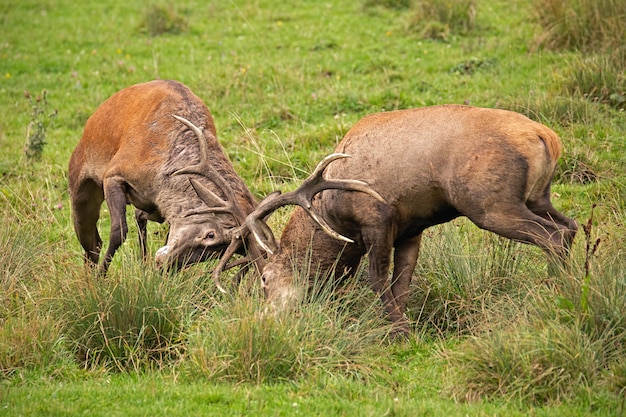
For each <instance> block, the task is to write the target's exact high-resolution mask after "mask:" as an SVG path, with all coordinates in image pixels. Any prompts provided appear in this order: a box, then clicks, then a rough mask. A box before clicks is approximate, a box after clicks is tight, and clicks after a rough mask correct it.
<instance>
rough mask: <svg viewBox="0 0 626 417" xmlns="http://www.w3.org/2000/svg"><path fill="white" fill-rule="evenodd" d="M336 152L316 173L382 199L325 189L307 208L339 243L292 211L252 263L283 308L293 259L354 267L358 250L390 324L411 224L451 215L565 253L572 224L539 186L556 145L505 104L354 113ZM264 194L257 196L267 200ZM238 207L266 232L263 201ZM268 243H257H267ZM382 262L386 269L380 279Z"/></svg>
mask: <svg viewBox="0 0 626 417" xmlns="http://www.w3.org/2000/svg"><path fill="white" fill-rule="evenodd" d="M336 152H340V153H345V154H349V155H350V156H351V157H350V158H342V159H340V160H338V161H336V162H334V163H333V164H331V165H330V166H329V167H328V169H327V170H326V174H327V175H328V176H329V177H332V178H334V179H342V178H350V179H357V180H361V181H363V182H365V183H367V184H369V185H370V186H371V187H372V188H373V189H374V190H375V191H377V192H378V193H379V194H380V195H381V196H382V197H383V198H384V201H382V200H381V199H375V198H373V197H372V196H371V193H370V195H367V194H364V193H354V192H345V191H340V190H327V191H324V192H323V193H322V194H320V195H319V196H318V197H317V198H316V199H315V200H314V203H313V209H314V210H315V212H317V213H318V214H319V215H320V216H321V217H322V218H323V219H324V220H325V222H326V223H327V224H328V227H330V228H332V229H333V230H335V231H336V232H337V233H340V234H342V235H345V236H347V237H349V238H350V239H351V240H353V241H354V243H353V244H350V243H345V242H341V241H339V240H337V239H335V238H333V237H331V236H329V235H328V234H327V233H325V232H323V231H322V230H321V229H320V227H319V226H318V225H317V224H316V223H315V222H314V221H313V220H311V218H310V216H309V215H307V214H306V213H305V211H303V210H302V209H300V208H296V210H295V211H294V213H293V214H292V216H291V218H290V220H289V222H288V223H287V225H286V227H285V229H284V231H283V233H282V237H281V240H280V246H279V247H278V248H277V249H276V250H273V249H272V247H273V245H272V244H269V243H268V244H267V245H266V247H267V249H268V250H273V251H274V254H273V255H272V256H271V257H270V259H269V261H268V263H267V264H266V265H265V266H264V267H263V273H262V285H263V287H264V290H265V293H266V295H267V297H268V299H269V301H270V302H271V303H273V304H274V305H283V304H287V303H289V302H290V301H292V300H293V299H294V298H295V297H297V296H298V295H299V293H300V292H301V291H302V289H301V288H297V287H296V286H295V285H294V283H293V281H294V280H293V271H294V265H293V262H294V260H295V262H297V263H300V264H302V263H303V262H305V260H307V259H310V261H311V263H312V265H310V267H306V266H305V267H303V266H302V265H299V269H300V270H302V271H312V272H318V273H325V272H327V271H331V270H336V271H337V275H339V274H342V273H344V272H345V271H348V273H350V271H351V272H354V271H355V270H356V267H357V265H358V264H359V262H360V261H361V259H362V257H363V256H364V255H366V254H367V255H368V257H369V279H370V283H371V286H372V288H373V290H374V291H376V292H377V293H379V294H380V296H381V298H382V301H383V303H384V306H385V309H386V311H387V313H388V314H389V316H390V318H391V320H392V321H393V323H394V327H395V328H396V330H397V331H398V332H400V333H407V332H408V331H409V328H408V323H407V322H406V318H405V316H404V312H405V308H406V302H407V296H408V293H409V284H410V281H411V277H412V274H413V271H414V268H415V264H416V261H417V257H418V253H419V247H420V239H421V236H422V232H423V231H424V230H425V229H426V228H428V227H430V226H434V225H437V224H440V223H444V222H448V221H450V220H452V219H454V218H456V217H458V216H466V217H468V218H469V219H470V220H471V221H472V222H474V223H475V224H476V225H477V226H478V227H480V228H482V229H486V230H489V231H492V232H494V233H496V234H498V235H500V236H504V237H507V238H510V239H513V240H515V241H518V242H524V243H529V244H533V245H536V246H538V247H540V248H541V249H543V250H544V251H545V252H546V253H547V255H548V257H549V259H550V261H551V262H556V261H557V260H559V261H563V262H564V261H565V259H566V258H567V256H568V253H569V248H570V245H571V243H572V240H573V239H574V236H575V234H576V230H577V225H576V222H575V221H574V220H572V219H570V218H568V217H566V216H564V215H563V214H561V213H560V212H558V211H557V210H556V209H555V208H554V207H553V205H552V203H551V202H550V184H551V180H552V176H553V173H554V170H555V167H556V164H557V159H558V158H559V155H560V153H561V142H560V140H559V138H558V136H557V135H556V134H555V133H554V132H553V131H552V130H551V129H549V128H547V127H546V126H544V125H542V124H539V123H536V122H534V121H531V120H530V119H528V118H526V117H524V116H522V115H520V114H518V113H515V112H510V111H505V110H494V109H484V108H475V107H469V106H459V105H444V106H436V107H428V108H422V109H413V110H402V111H394V112H386V113H379V114H373V115H370V116H367V117H365V118H363V119H362V120H361V121H359V122H358V123H357V124H356V125H355V126H354V127H353V128H352V129H351V130H350V131H349V132H348V133H347V134H346V136H345V137H344V139H343V140H342V141H341V143H339V145H338V146H337V148H336ZM268 199H269V197H268ZM269 203H270V201H269V200H268V201H267V202H266V204H263V205H264V206H267V207H264V208H260V207H257V209H256V210H255V211H254V212H253V213H252V214H250V215H249V216H248V219H247V224H248V227H249V228H251V229H253V230H256V231H255V234H257V235H258V239H259V240H260V241H261V242H264V241H268V239H266V238H265V237H264V236H265V235H266V233H261V229H263V230H265V226H259V224H262V220H263V218H265V216H267V215H268V214H269V213H271V211H272V210H274V209H275V207H278V206H279V205H280V204H276V205H275V206H272V205H271V204H269ZM268 242H269V241H268ZM392 264H393V274H392V276H391V279H390V278H389V277H388V273H389V269H390V267H391V265H392Z"/></svg>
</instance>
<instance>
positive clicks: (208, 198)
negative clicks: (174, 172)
mask: <svg viewBox="0 0 626 417" xmlns="http://www.w3.org/2000/svg"><path fill="white" fill-rule="evenodd" d="M189 182H190V183H191V186H192V187H193V189H194V190H195V191H196V194H198V197H200V200H202V201H204V203H205V204H206V205H207V206H209V207H212V208H215V207H225V206H226V202H225V201H224V200H222V199H221V198H219V197H218V196H217V195H216V194H215V193H214V192H213V191H211V190H209V189H208V188H207V187H205V186H204V185H202V184H201V183H200V182H198V181H197V180H195V179H193V178H189Z"/></svg>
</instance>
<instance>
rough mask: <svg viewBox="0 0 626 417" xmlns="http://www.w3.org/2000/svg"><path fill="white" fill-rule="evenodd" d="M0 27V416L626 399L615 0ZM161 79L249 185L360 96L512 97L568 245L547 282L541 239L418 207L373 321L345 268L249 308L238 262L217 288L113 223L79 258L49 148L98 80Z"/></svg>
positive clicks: (287, 173) (440, 409)
mask: <svg viewBox="0 0 626 417" xmlns="http://www.w3.org/2000/svg"><path fill="white" fill-rule="evenodd" d="M594 19H597V20H594ZM0 28H1V33H0V110H1V111H0V148H1V149H2V152H1V154H0V215H1V218H2V221H1V222H0V285H1V288H0V415H12V416H16V415H29V416H30V415H46V416H49V415H79V414H89V415H107V416H111V415H125V416H133V415H154V416H158V415H163V416H165V415H168V416H173V415H200V414H203V415H433V416H439V415H447V416H465V415H473V416H492V415H493V416H495V415H507V416H516V415H519V416H522V415H524V416H525V415H536V416H562V415H571V416H587V415H598V416H602V415H624V414H626V411H625V407H626V400H625V391H626V354H625V353H624V352H625V349H624V347H625V344H626V315H625V314H624V312H625V311H626V273H625V271H626V256H625V251H624V244H625V241H626V231H625V230H626V229H625V227H624V224H625V222H626V214H625V208H626V204H625V197H626V169H625V168H626V141H625V140H624V137H625V136H626V116H625V114H624V109H625V108H626V59H625V57H626V50H624V45H625V44H626V29H625V28H626V6H624V4H623V2H621V1H617V0H602V1H594V2H591V1H589V0H568V1H556V0H554V1H547V2H546V1H536V2H527V1H521V0H512V1H511V0H509V1H503V0H474V1H470V0H448V1H446V0H423V1H408V0H360V1H348V0H336V1H332V2H331V1H322V2H319V1H310V0H282V1H273V0H256V1H252V2H243V1H238V0H230V1H207V2H201V1H187V2H180V3H176V4H175V5H173V4H167V3H165V2H140V1H136V0H127V1H125V2H116V1H113V0H101V1H99V2H78V3H77V2H69V1H66V0H43V1H34V0H23V1H20V2H9V1H7V0H0ZM157 78H160V79H176V80H179V81H181V82H183V83H185V84H186V85H188V86H189V87H190V88H191V89H192V91H194V92H195V93H196V95H198V96H199V97H200V98H202V99H203V100H204V101H205V103H206V104H207V105H208V107H209V108H210V109H211V112H212V113H213V116H214V118H215V122H216V126H217V130H218V139H219V141H220V143H221V144H222V145H223V147H224V148H225V149H226V151H227V153H228V155H229V156H230V158H231V159H232V161H233V163H234V166H235V169H236V170H237V172H238V173H239V174H240V176H242V177H243V178H244V180H245V181H246V183H247V184H248V186H249V187H250V189H251V190H252V191H253V193H254V194H255V195H256V196H257V197H258V198H262V196H264V195H266V194H267V193H269V192H271V191H273V190H275V189H282V190H288V189H292V188H294V187H296V186H297V184H298V183H299V182H300V181H301V180H302V179H303V178H305V177H306V176H307V175H308V174H309V173H310V172H311V170H312V169H313V167H314V166H315V165H316V163H317V162H318V161H319V160H320V159H321V158H322V157H323V156H325V155H327V154H328V153H330V152H332V150H333V148H334V146H335V144H336V143H337V142H338V141H339V140H340V139H341V138H342V136H343V134H344V133H345V132H346V131H347V130H348V129H349V128H350V126H351V125H352V124H353V123H355V122H356V121H357V120H358V119H360V118H361V117H362V116H364V115H366V114H368V113H373V112H379V111H385V110H394V109H402V108H410V107H420V106H427V105H434V104H442V103H465V104H471V105H476V106H484V107H497V108H506V109H511V110H515V111H519V112H521V113H523V114H526V115H528V116H529V117H531V118H533V119H535V120H538V121H541V122H542V123H544V124H546V125H548V126H550V127H551V128H553V129H554V130H555V131H556V132H557V133H559V135H560V136H561V138H562V140H563V144H564V155H563V157H562V159H561V161H560V163H559V168H558V170H557V173H556V178H555V183H554V186H553V202H554V204H555V206H556V207H557V208H558V209H559V210H561V211H562V212H563V213H565V214H566V215H568V216H570V217H574V218H576V219H577V221H578V222H579V224H580V225H581V226H584V227H581V230H580V233H579V235H578V236H577V238H576V241H575V243H574V248H573V250H572V252H573V253H572V270H571V271H567V272H565V271H564V273H563V274H562V276H558V277H548V278H549V280H547V281H549V283H546V265H545V259H544V256H543V254H541V253H540V251H539V250H538V249H536V248H532V247H527V246H523V245H519V244H515V243H511V242H508V241H506V240H503V239H501V238H499V237H497V236H494V235H491V234H488V233H485V232H482V231H480V230H478V229H477V228H476V227H475V226H473V225H472V224H470V223H469V222H467V221H465V220H463V219H459V220H457V221H454V222H452V223H451V224H447V225H443V226H439V227H436V228H433V229H431V230H428V231H427V232H426V233H425V239H424V246H423V250H422V254H421V257H420V260H419V261H418V266H417V268H416V271H415V279H414V284H413V290H412V295H411V302H410V306H409V316H410V318H411V320H412V322H413V325H414V329H415V331H414V335H413V336H412V337H411V338H410V339H409V340H408V341H395V342H393V341H389V340H388V339H387V337H386V335H387V331H388V323H387V321H386V320H385V317H384V316H383V315H382V314H381V313H380V306H379V304H378V301H377V300H376V298H375V297H374V295H373V294H371V291H370V290H369V289H368V285H367V277H364V276H363V275H362V274H361V275H359V276H357V277H356V278H355V280H354V282H351V283H349V288H348V290H346V291H344V292H342V293H341V294H339V295H337V294H332V293H330V292H329V291H327V290H325V289H323V288H322V289H320V290H319V291H318V293H317V294H316V295H315V296H313V297H312V299H311V300H309V302H307V303H304V304H303V305H302V306H301V308H300V309H299V310H298V311H297V312H295V313H293V314H287V315H285V316H281V317H270V316H267V315H264V314H262V312H263V299H262V296H261V295H260V292H259V288H258V283H256V282H254V281H252V280H250V281H247V282H244V285H242V286H241V287H238V288H235V287H234V286H232V285H231V286H230V288H229V289H230V293H229V294H227V295H221V294H220V293H218V292H217V291H215V288H214V286H213V283H212V281H211V280H210V277H209V276H208V272H209V271H210V269H211V263H207V264H203V265H198V266H194V267H193V268H189V269H188V270H186V271H183V272H181V273H179V274H176V275H163V274H160V273H158V272H157V271H156V270H155V269H154V268H153V266H152V264H151V263H149V264H148V265H147V266H145V265H142V264H141V262H140V260H139V256H138V245H137V242H136V230H134V229H132V230H131V234H130V236H129V238H128V240H127V242H126V243H125V245H124V246H123V248H122V249H121V251H120V252H119V253H118V255H116V259H115V260H114V263H113V266H112V268H111V270H110V273H109V275H108V276H107V278H106V280H99V279H97V278H94V277H93V276H91V275H90V274H89V273H87V272H86V271H85V270H84V269H83V264H82V253H81V250H80V245H79V244H78V241H77V239H76V238H75V236H74V232H73V230H72V226H71V220H70V209H69V199H68V193H67V164H68V160H69V157H70V154H71V152H72V150H73V148H74V146H75V145H76V143H77V142H78V140H79V139H80V136H81V133H82V128H83V126H84V124H85V122H86V120H87V118H88V117H89V115H90V114H91V113H92V112H93V111H94V110H95V109H96V108H97V106H98V105H99V104H100V103H102V102H103V101H104V100H105V99H106V98H108V97H109V96H110V95H112V94H113V93H115V92H116V91H118V90H121V89H123V88H124V87H127V86H129V85H132V84H135V83H139V82H145V81H148V80H152V79H157ZM113 122H114V121H113ZM288 214H289V210H288V209H287V210H283V211H281V212H280V213H278V214H277V215H276V216H275V217H274V218H273V219H272V227H273V228H274V230H275V231H276V233H277V234H279V232H280V229H281V227H282V226H283V225H284V223H285V221H286V219H287V218H288ZM100 228H101V235H103V236H107V230H108V217H107V213H106V210H105V207H103V213H102V219H101V221H100ZM149 230H150V245H151V252H152V253H154V251H155V250H156V248H157V247H158V246H159V245H160V244H162V242H163V241H164V239H165V234H166V230H167V229H166V226H163V225H156V224H151V225H150V228H149ZM227 281H228V280H227V279H225V282H227Z"/></svg>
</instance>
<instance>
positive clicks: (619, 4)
mask: <svg viewBox="0 0 626 417" xmlns="http://www.w3.org/2000/svg"><path fill="white" fill-rule="evenodd" d="M534 3H535V7H534V10H535V15H536V18H537V20H538V22H539V24H540V25H541V27H542V29H543V32H542V33H541V35H540V37H539V39H538V40H537V44H538V45H540V46H546V47H549V48H553V49H578V50H582V51H597V50H609V51H610V50H611V49H613V48H615V47H621V46H622V45H623V44H624V42H625V41H626V3H624V2H623V1H622V0H566V1H564V0H548V1H544V0H536V1H535V2H534Z"/></svg>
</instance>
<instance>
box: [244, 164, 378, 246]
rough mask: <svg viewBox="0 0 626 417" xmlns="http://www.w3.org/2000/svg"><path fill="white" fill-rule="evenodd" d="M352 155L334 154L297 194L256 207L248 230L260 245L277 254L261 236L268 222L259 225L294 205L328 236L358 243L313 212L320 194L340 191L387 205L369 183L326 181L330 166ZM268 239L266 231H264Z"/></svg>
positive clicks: (274, 196)
mask: <svg viewBox="0 0 626 417" xmlns="http://www.w3.org/2000/svg"><path fill="white" fill-rule="evenodd" d="M349 157H350V155H348V154H344V153H334V154H331V155H328V156H327V157H326V158H324V159H323V160H322V161H321V162H320V163H319V164H318V165H317V167H316V168H315V171H313V173H312V174H311V175H310V176H309V177H308V178H307V179H306V180H305V181H304V182H303V183H302V185H301V186H300V187H298V189H297V190H294V191H291V192H288V193H285V194H281V193H280V192H274V193H272V194H270V195H268V196H267V197H265V198H264V199H263V201H261V202H260V203H259V205H258V206H257V207H256V209H255V210H254V211H253V212H252V213H250V214H249V215H248V216H247V217H246V225H247V227H248V229H249V230H250V231H251V232H252V233H253V234H254V237H255V239H256V241H257V243H258V244H259V245H260V246H261V247H262V248H263V249H264V250H265V251H267V252H269V253H273V251H272V249H271V248H270V247H269V246H268V245H267V244H266V243H265V242H264V240H263V236H261V230H260V227H263V228H264V229H267V226H266V225H265V222H263V221H261V222H260V224H261V225H263V226H259V221H260V220H261V219H263V218H265V217H266V216H268V215H269V214H270V213H272V212H274V211H276V210H277V209H278V208H280V207H283V206H286V205H289V204H294V205H298V206H300V207H302V208H303V209H304V210H305V211H306V212H307V214H308V215H309V216H311V218H312V219H313V220H314V221H315V222H316V223H317V224H318V225H320V227H321V228H322V229H323V230H324V232H326V233H327V234H328V235H330V236H332V237H334V238H335V239H339V240H343V241H345V242H349V243H353V242H354V241H353V240H352V239H350V238H348V237H345V236H343V235H341V234H339V233H337V232H336V231H334V230H333V229H332V228H331V227H330V226H329V225H328V223H326V221H325V220H324V219H323V218H321V217H320V216H319V215H318V214H317V213H316V212H315V210H314V209H313V206H312V203H313V198H314V197H315V195H317V194H318V193H320V192H322V191H324V190H327V189H337V190H346V191H360V192H363V193H367V194H369V195H371V196H372V197H374V198H375V199H377V200H378V201H380V202H383V203H386V201H385V199H384V198H383V197H382V196H381V195H380V194H378V193H377V192H376V191H374V190H373V189H372V188H371V187H370V186H369V185H368V184H367V183H366V182H364V181H360V180H346V179H335V180H327V179H324V177H323V174H324V170H325V169H326V168H327V167H328V165H330V163H331V162H333V161H336V160H337V159H342V158H349ZM263 234H264V235H266V234H267V232H266V230H264V231H263Z"/></svg>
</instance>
